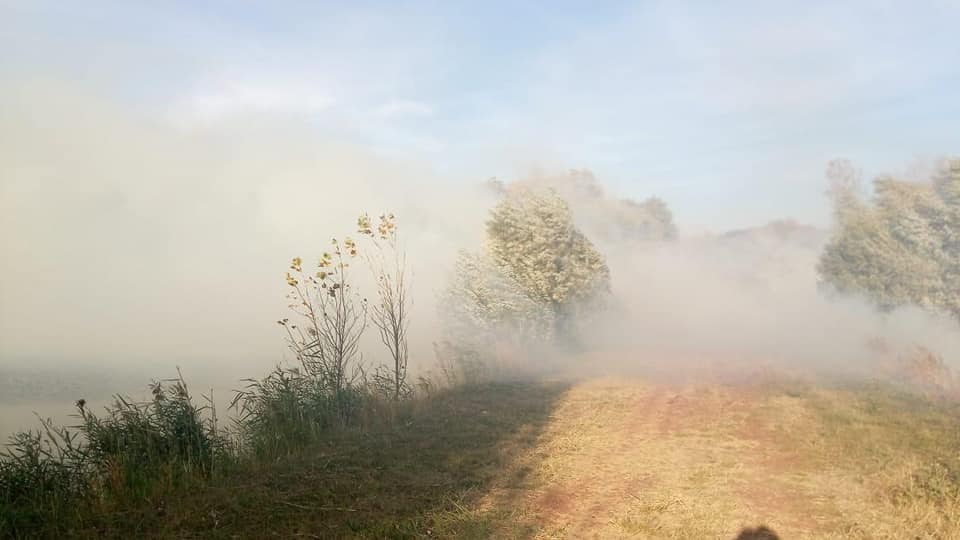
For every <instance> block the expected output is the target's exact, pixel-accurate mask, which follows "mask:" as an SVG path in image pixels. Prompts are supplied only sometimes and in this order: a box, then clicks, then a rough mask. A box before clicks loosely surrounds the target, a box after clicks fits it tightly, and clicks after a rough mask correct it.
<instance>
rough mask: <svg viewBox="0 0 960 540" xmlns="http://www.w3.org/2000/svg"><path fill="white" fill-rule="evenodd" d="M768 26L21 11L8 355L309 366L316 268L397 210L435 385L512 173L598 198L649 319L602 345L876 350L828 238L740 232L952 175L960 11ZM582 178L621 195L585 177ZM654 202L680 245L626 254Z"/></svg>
mask: <svg viewBox="0 0 960 540" xmlns="http://www.w3.org/2000/svg"><path fill="white" fill-rule="evenodd" d="M747 5H748V6H749V7H750V9H746V10H741V13H743V14H744V17H742V18H731V17H727V16H723V15H724V10H725V9H726V8H720V7H710V6H699V7H687V8H680V7H678V6H675V5H672V4H670V3H653V4H649V5H646V6H645V7H636V6H633V7H631V6H626V5H619V4H607V5H604V6H598V7H596V8H595V9H592V10H590V13H589V14H587V13H582V12H579V11H578V10H572V9H545V8H532V7H526V8H519V7H516V6H511V8H510V9H509V10H507V9H506V7H505V6H496V5H493V4H491V5H484V6H483V7H475V8H470V9H468V10H466V11H457V10H454V9H450V8H448V7H445V6H438V5H431V4H421V3H414V4H410V5H407V6H406V8H403V9H401V8H397V7H387V6H379V7H375V6H360V7H335V6H324V7H322V8H319V7H310V6H307V5H288V6H286V7H287V8H288V9H282V10H277V11H270V12H267V11H265V10H264V9H262V8H260V7H256V6H253V5H243V6H231V8H230V9H229V10H226V9H215V8H214V7H213V6H207V7H204V8H201V7H197V6H189V7H188V6H185V5H178V4H170V5H167V6H163V7H161V6H136V5H132V4H108V3H96V2H94V3H92V4H86V5H85V6H84V7H83V8H79V7H75V6H64V5H62V4H58V3H48V2H44V1H41V2H29V3H27V2H16V1H13V2H3V1H0V46H2V48H3V49H4V50H11V51H17V53H18V54H16V55H11V57H10V58H8V60H9V62H4V63H2V65H0V249H2V252H3V257H2V260H0V365H2V366H5V367H11V366H19V367H23V366H26V367H38V366H39V367H42V366H47V367H51V368H53V369H57V368H59V367H60V366H65V365H69V366H73V367H74V368H80V369H82V368H83V367H85V366H89V367H98V368H101V369H109V370H123V369H127V370H130V371H132V372H133V373H135V374H139V375H142V376H143V377H144V378H149V377H165V376H170V375H172V373H173V371H174V367H175V366H178V365H179V366H182V367H183V368H184V371H185V373H186V374H187V375H188V377H189V376H192V375H193V374H196V373H207V374H210V375H211V376H213V375H216V376H219V375H221V374H225V375H226V377H227V378H229V379H231V380H233V379H237V378H241V377H256V376H260V375H262V374H263V373H264V372H265V371H266V370H268V369H269V368H270V367H271V366H273V365H275V364H276V363H277V362H281V361H283V360H285V359H289V358H290V354H289V351H288V350H287V347H286V344H285V343H284V341H283V334H282V332H280V329H279V328H278V327H277V326H276V324H275V321H276V320H278V319H280V318H283V317H285V316H287V315H288V312H287V305H286V301H285V299H284V295H285V293H286V284H285V282H284V279H283V275H284V272H285V271H286V269H287V268H286V267H287V264H288V263H289V260H290V258H291V257H294V256H300V257H303V259H304V260H305V261H307V262H311V261H314V260H315V259H316V258H317V257H319V256H320V254H321V253H322V252H323V251H325V250H326V249H327V246H328V245H329V242H330V238H331V237H338V238H342V237H344V236H348V235H352V234H354V233H355V223H356V217H357V215H358V214H359V213H361V212H369V213H371V214H374V215H376V214H377V213H379V212H384V211H387V212H393V213H395V214H396V215H397V216H398V219H399V223H400V230H401V236H402V238H403V240H404V242H405V243H406V245H407V248H408V250H409V262H410V270H411V283H412V287H413V289H412V291H411V297H412V298H413V301H414V308H413V310H414V311H413V315H414V317H413V319H412V322H411V365H412V367H415V368H417V369H425V368H428V367H429V366H430V364H431V362H433V350H432V343H433V342H435V341H436V340H437V339H438V336H439V335H440V328H441V327H442V324H441V323H442V322H443V321H441V320H439V316H438V314H437V310H436V309H435V308H436V304H437V299H438V296H440V295H441V293H442V291H443V290H444V287H445V286H446V284H447V283H448V281H449V276H450V273H451V272H453V271H454V270H453V268H454V261H455V260H456V257H457V253H458V251H459V250H468V251H474V252H476V251H478V250H480V249H481V248H482V246H483V243H484V241H485V239H484V222H485V220H486V219H487V218H488V211H489V210H490V208H491V207H492V206H493V205H494V204H495V203H496V200H497V193H496V190H491V189H490V185H489V184H488V183H487V180H488V179H489V178H491V177H496V178H497V179H499V180H500V181H502V182H504V183H507V184H509V183H512V182H532V183H534V184H536V183H537V182H544V181H545V182H546V183H547V184H551V182H552V183H553V184H554V185H555V187H559V188H560V191H561V192H563V191H564V189H567V191H566V192H563V193H562V195H563V196H564V197H565V198H567V199H568V201H569V202H570V203H571V205H572V206H573V208H574V214H575V216H574V217H575V220H576V222H577V223H578V224H579V225H580V226H581V228H582V229H583V230H584V232H585V233H586V234H587V236H588V237H589V238H590V240H591V241H592V242H594V243H595V244H596V245H597V247H598V249H599V250H600V251H601V252H602V254H603V255H604V256H605V257H606V258H607V259H608V262H609V265H610V268H611V282H612V289H613V291H614V296H615V300H616V302H617V303H619V304H620V307H621V310H622V311H621V312H620V313H621V315H620V317H621V318H620V319H619V320H618V321H617V322H616V323H614V322H611V323H610V325H609V327H608V328H606V330H605V331H604V332H598V335H602V334H613V335H608V336H606V337H605V338H604V340H605V342H604V343H601V344H599V345H598V346H603V345H605V344H607V343H620V342H622V340H623V339H624V337H626V336H629V337H631V339H632V340H633V343H634V345H635V346H636V347H641V346H643V347H648V346H650V347H652V341H651V340H653V341H656V340H669V341H670V342H671V343H672V344H673V346H674V347H676V348H684V347H681V345H683V344H688V343H693V344H699V346H700V348H701V349H708V350H709V349H711V348H718V349H720V348H736V347H739V348H741V349H744V348H745V349H751V348H753V349H756V350H755V351H754V352H756V353H758V354H763V355H768V356H771V355H772V356H776V355H781V356H782V355H787V354H788V353H786V352H784V349H786V348H790V347H794V345H789V347H788V344H794V343H796V347H799V346H800V344H803V345H805V346H809V345H810V344H813V343H817V342H818V340H819V341H829V340H830V339H834V338H830V339H824V338H823V336H822V334H823V332H826V331H827V329H825V328H821V327H820V326H817V325H816V324H813V325H811V324H807V323H804V320H805V318H811V319H815V320H817V321H831V322H830V323H829V325H831V326H832V327H839V328H846V327H847V326H846V325H848V324H849V325H854V326H857V328H858V331H857V334H858V337H857V338H856V340H858V341H857V342H859V340H860V337H859V334H863V333H869V332H870V331H871V330H870V328H872V326H871V325H874V326H875V325H884V324H886V325H887V327H889V326H890V325H891V324H892V323H884V322H883V321H889V320H891V318H890V317H889V316H887V317H881V318H877V317H875V316H874V315H872V314H870V313H869V309H867V308H866V307H865V306H864V307H850V306H848V307H845V308H840V307H837V306H839V305H840V304H838V303H833V302H828V301H827V300H826V299H824V298H823V297H822V296H820V295H819V294H818V291H817V285H816V282H817V276H816V275H815V273H814V269H813V267H814V265H815V262H816V258H817V256H818V249H819V244H817V243H816V242H813V243H809V242H807V243H801V244H800V245H795V243H793V242H794V239H792V238H785V239H781V240H778V241H777V242H774V243H773V244H771V245H767V244H764V243H758V244H751V243H748V242H740V243H737V244H736V247H734V246H733V245H732V244H731V242H729V241H727V240H725V238H726V237H724V236H723V234H724V233H725V232H726V231H729V230H734V229H736V230H746V231H748V233H749V232H750V231H752V230H754V229H755V228H756V227H762V226H764V225H765V224H767V223H769V222H772V221H784V223H797V224H800V225H797V227H799V228H801V229H803V230H807V229H804V228H803V226H805V225H809V226H811V227H812V228H811V229H809V231H808V233H809V234H812V235H815V236H817V237H818V238H819V239H820V241H822V238H823V235H825V234H826V230H827V229H828V228H829V226H830V216H831V210H830V205H829V202H828V201H827V199H826V198H825V197H824V190H825V188H826V182H825V180H824V178H823V171H824V169H825V167H826V164H827V162H828V160H830V159H833V158H835V157H848V158H850V159H851V160H852V161H853V162H854V163H856V164H857V165H858V166H860V167H862V168H863V170H864V172H865V176H866V178H868V179H869V178H872V177H873V176H875V175H878V174H882V173H892V174H902V175H905V176H908V177H917V178H921V179H922V178H923V177H924V172H923V169H924V168H925V167H926V164H929V163H932V162H933V161H934V160H935V159H936V158H938V157H940V156H941V155H947V154H949V153H950V152H954V151H956V149H957V148H960V139H958V138H957V132H956V130H955V129H954V126H953V124H952V122H951V118H952V116H951V112H955V111H956V106H957V104H956V100H955V99H954V98H953V96H954V95H956V94H957V92H958V91H960V87H958V82H960V78H958V77H957V75H958V73H960V72H958V71H957V66H956V62H954V61H953V59H954V58H956V57H957V56H960V49H958V48H957V47H958V44H957V42H956V40H953V39H951V37H952V36H953V34H954V32H953V28H952V27H951V26H950V25H951V24H952V23H951V21H952V20H955V19H956V17H955V16H956V15H960V14H958V13H957V11H956V6H953V5H952V4H951V3H950V2H941V3H931V4H929V5H927V6H925V7H923V8H922V9H921V8H918V7H913V6H906V5H903V6H900V5H894V4H884V5H876V4H875V3H872V2H871V3H866V2H864V3H862V4H858V3H854V4H850V5H845V6H837V5H833V4H822V5H819V4H818V5H817V6H813V7H810V6H807V7H805V8H804V9H803V11H802V12H801V11H799V10H798V8H787V7H771V6H766V5H762V4H758V3H748V4H747ZM221 8H222V6H221ZM507 11H509V12H510V13H511V17H509V20H506V19H505V17H504V16H503V13H505V12H507ZM487 27H489V28H490V29H497V31H496V32H493V31H489V30H488V29H487ZM783 28H789V29H790V31H788V32H784V31H782V29H783ZM920 29H922V30H920ZM494 35H495V36H497V37H496V38H493V37H491V36H494ZM876 35H888V36H890V35H893V36H897V37H899V38H901V39H896V40H889V41H887V40H885V41H883V42H882V43H878V42H877V40H876V39H875V36H876ZM893 43H896V45H895V46H894V45H892V44H893ZM954 116H955V115H954ZM571 169H575V170H578V171H581V173H582V172H583V171H585V170H587V171H591V172H592V174H593V176H592V178H594V180H595V181H596V183H595V185H593V186H587V188H586V191H577V190H578V189H580V188H576V187H574V188H571V185H570V184H569V183H567V184H564V183H563V182H565V181H567V180H569V178H568V177H567V174H568V171H569V170H571ZM578 174H580V173H578ZM558 178H560V179H566V180H563V181H561V182H560V183H559V184H557V182H554V180H555V179H558ZM544 179H545V180H544ZM581 187H582V186H581ZM568 188H569V189H568ZM571 189H572V190H571ZM591 190H593V191H591ZM597 190H599V191H598V193H600V194H599V195H596V193H594V191H597ZM651 197H656V198H658V200H649V198H651ZM644 205H645V206H644ZM637 212H641V213H642V212H648V213H652V214H651V215H653V214H656V215H661V216H662V215H670V216H672V221H671V222H670V223H669V226H665V228H664V229H663V230H662V231H661V232H663V233H669V234H671V235H672V234H673V233H674V231H675V232H676V234H677V236H678V238H677V239H676V240H674V241H672V242H668V243H649V242H646V243H645V242H638V241H637V239H636V238H629V237H624V236H623V235H622V234H621V233H622V230H621V229H622V228H623V226H624V225H623V224H624V223H630V222H631V220H632V219H635V218H636V213H637ZM748 236H749V234H748ZM357 272H358V273H359V274H362V273H363V270H362V269H359V268H358V269H357ZM368 277H369V276H367V278H368ZM361 281H362V280H361ZM361 284H362V283H361ZM367 294H369V291H368V292H367ZM851 302H853V303H856V302H855V301H851ZM686 306H698V307H697V309H689V310H688V309H687V308H686ZM717 306H721V307H717ZM722 306H726V307H725V308H724V307H722ZM731 313H733V314H735V315H734V316H731ZM855 314H860V315H855ZM861 315H862V316H861ZM737 321H739V322H741V323H743V324H740V325H738V324H734V323H735V322H737ZM865 321H868V322H865ZM748 322H749V324H747V323H748ZM798 327H803V331H792V330H786V329H794V328H798ZM791 331H792V335H790V336H789V337H788V336H787V335H786V334H791ZM658 336H659V337H658ZM655 338H656V339H655ZM904 339H907V338H906V337H905V338H904ZM852 343H853V342H851V345H850V347H853V346H854V345H853V344H852ZM375 345H376V343H372V344H370V346H369V347H365V348H364V360H365V361H366V362H368V363H371V364H376V363H379V362H381V361H383V357H382V354H383V353H382V352H381V351H378V350H377V348H376V347H375ZM634 345H631V346H634ZM658 345H659V344H658ZM734 346H736V347H734ZM805 350H806V349H805ZM810 350H813V349H810ZM817 350H820V349H817ZM833 350H834V351H836V350H838V349H833ZM838 355H839V353H838ZM801 356H817V355H814V354H812V353H811V354H809V355H806V354H804V355H801ZM819 358H820V361H823V362H827V363H829V362H831V361H833V360H832V359H830V358H823V355H820V356H819ZM810 361H813V360H812V359H811V360H810Z"/></svg>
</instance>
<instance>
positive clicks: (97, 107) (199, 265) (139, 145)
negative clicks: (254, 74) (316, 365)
mask: <svg viewBox="0 0 960 540" xmlns="http://www.w3.org/2000/svg"><path fill="white" fill-rule="evenodd" d="M0 118H2V122H0V190H2V191H0V220H2V225H0V246H2V249H3V257H2V262H0V297H2V301H0V361H2V362H3V363H4V364H6V365H15V364H24V363H29V364H31V365H37V364H50V365H62V364H68V365H73V366H90V367H97V368H108V369H118V370H135V371H137V372H139V373H141V374H142V376H143V377H144V378H145V379H146V378H147V377H154V376H168V375H169V374H171V373H172V370H173V367H174V366H175V365H181V366H183V367H184V370H185V372H186V373H187V374H196V373H200V372H202V373H207V372H209V373H216V375H217V377H219V378H237V377H248V376H259V375H260V374H262V373H264V372H265V371H266V370H267V369H269V367H270V366H272V365H273V364H274V363H276V362H278V361H280V360H281V359H282V358H283V357H284V354H285V353H286V349H285V347H284V343H283V340H282V338H281V333H280V332H279V331H278V328H277V326H276V325H275V324H274V321H276V320H277V319H279V318H281V317H283V316H286V313H287V311H286V302H285V300H284V295H285V293H286V288H285V287H286V285H285V283H284V280H283V275H284V272H285V270H286V266H287V264H289V260H290V258H291V257H293V256H295V255H300V256H302V257H304V259H305V260H306V261H312V260H314V259H315V258H316V257H318V256H319V255H320V253H321V252H322V251H324V250H327V249H328V246H329V242H330V238H331V237H332V236H338V237H343V236H345V235H351V234H354V233H355V229H356V218H357V215H358V214H359V213H360V212H361V211H369V212H371V213H376V212H380V211H393V212H395V213H396V214H397V215H398V217H399V219H400V223H401V227H402V230H401V232H402V235H403V238H404V239H405V241H406V242H407V244H408V248H409V251H410V262H411V267H412V272H413V280H412V281H413V287H414V289H415V290H414V291H413V295H414V297H415V299H416V305H415V307H414V309H415V310H416V318H417V324H416V325H415V328H413V329H412V330H411V331H412V332H413V338H414V342H415V343H414V344H413V345H414V347H415V352H418V353H422V352H424V351H429V342H430V340H431V339H432V336H431V335H430V328H431V327H432V326H435V315H434V312H435V310H434V309H433V307H432V304H433V301H432V299H433V298H434V297H435V296H436V294H435V292H436V289H437V287H438V283H440V282H441V281H442V279H441V277H442V276H443V275H445V270H444V269H445V268H448V267H449V261H450V260H451V259H452V258H453V256H454V254H455V252H456V250H457V249H458V248H459V247H460V246H468V245H477V244H478V243H479V242H480V237H479V234H480V231H481V229H482V227H481V224H482V221H483V219H484V215H485V210H486V208H487V207H488V206H489V205H487V204H485V203H484V201H485V200H487V198H492V197H490V196H488V195H487V194H486V192H485V191H484V189H483V188H482V187H481V186H480V185H477V187H476V188H472V187H462V186H465V185H466V184H465V183H463V184H458V183H456V182H450V181H442V180H445V179H440V178H437V177H436V176H435V175H433V174H432V173H431V171H430V170H429V169H428V168H426V167H424V166H422V165H419V164H416V163H411V162H404V161H401V160H396V159H387V158H383V157H380V156H377V155H374V154H371V153H369V152H366V151H364V150H362V149H359V148H355V147H350V146H345V145H342V144H338V143H337V142H336V141H329V140H322V139H319V138H318V137H317V136H316V135H314V134H313V133H312V132H311V130H310V127H309V126H308V125H305V124H300V123H297V122H293V121H291V120H289V119H287V120H285V121H283V122H276V121H271V120H270V119H267V118H263V117H258V116H249V117H243V118H237V119H235V120H234V121H233V122H232V123H229V124H220V125H217V126H215V127H207V128H201V129H192V130H187V129H182V128H177V127H175V126H174V125H172V124H168V123H164V122H162V121H159V120H157V119H155V118H151V117H147V116H140V115H137V114H135V113H133V112H131V111H129V110H124V109H122V108H119V107H117V106H115V105H111V104H109V103H108V102H106V101H104V100H101V99H98V98H97V97H95V96H91V95H85V94H83V93H82V92H79V91H73V90H70V89H63V88H59V87H57V86H54V85H44V84H41V85H21V86H18V87H13V88H7V89H6V90H5V91H4V92H3V95H2V96H0ZM357 272H358V274H362V270H360V269H358V270H357ZM415 356H417V357H421V356H425V354H418V355H415ZM370 360H374V359H373V358H370Z"/></svg>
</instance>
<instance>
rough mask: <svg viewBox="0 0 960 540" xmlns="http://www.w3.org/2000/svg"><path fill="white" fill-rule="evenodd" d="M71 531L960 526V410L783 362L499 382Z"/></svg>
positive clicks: (911, 533)
mask: <svg viewBox="0 0 960 540" xmlns="http://www.w3.org/2000/svg"><path fill="white" fill-rule="evenodd" d="M418 406H419V407H421V409H420V410H418V411H411V413H410V414H409V416H408V417H407V418H406V419H405V420H403V421H402V422H399V423H398V425H396V426H394V427H390V428H383V429H380V430H374V431H371V432H366V433H363V434H360V433H351V432H345V433H341V434H339V435H337V436H336V437H334V438H331V440H329V441H328V442H327V443H325V444H323V445H321V446H318V447H316V448H312V449H310V450H309V451H307V452H304V453H302V454H300V455H298V456H294V457H291V458H287V459H283V460H280V461H277V462H275V463H271V464H268V465H258V466H257V467H256V468H255V469H246V470H239V471H237V473H236V474H235V475H232V476H227V477H224V478H220V479H218V480H217V481H215V483H214V484H213V485H211V486H209V487H205V488H203V489H200V490H195V491H193V492H190V493H187V494H182V495H180V496H177V497H170V498H168V499H167V500H164V501H153V504H152V505H144V507H143V509H142V511H141V512H139V513H137V514H136V515H131V514H125V515H122V516H115V517H114V521H113V523H112V525H109V526H107V527H106V528H105V529H100V530H98V531H92V530H91V531H84V533H85V534H89V535H93V534H107V535H114V536H129V535H130V534H131V533H135V534H136V535H137V536H161V537H199V536H202V537H222V538H234V537H243V538H253V537H258V538H259V537H282V538H291V537H305V538H334V537H365V538H384V537H396V538H403V537H419V538H424V537H436V538H454V537H456V538H489V537H496V538H720V539H727V538H734V537H735V536H737V534H738V532H740V531H741V529H743V528H744V527H756V526H758V525H761V524H764V525H767V526H769V527H770V528H771V529H773V530H774V531H776V532H777V534H779V535H780V536H781V537H782V538H790V539H793V538H800V539H803V538H906V537H910V538H957V537H960V476H958V475H960V462H958V455H960V432H958V430H957V429H956V426H957V422H958V419H960V411H958V409H957V407H956V406H955V405H952V404H950V403H946V402H936V401H930V400H926V399H921V398H916V397H911V396H908V395H905V394H901V393H898V392H896V391H893V390H890V389H886V388H881V387H859V388H841V387H825V386H822V385H819V386H818V385H812V384H809V383H803V382H797V381H792V382H791V381H779V382H777V381H770V380H769V379H767V380H763V381H761V382H756V383H743V382H740V383H737V384H729V383H718V382H710V381H704V382H697V383H692V382H691V383H684V384H663V383H652V382H649V381H647V380H642V379H627V378H602V379H593V380H585V381H579V382H554V383H549V384H546V383H510V384H506V383H502V384H488V385H481V386H475V387H470V388H463V389H458V390H456V391H452V392H450V393H447V394H445V395H442V396H438V397H435V398H433V399H431V400H428V401H425V402H422V403H420V404H419V405H418Z"/></svg>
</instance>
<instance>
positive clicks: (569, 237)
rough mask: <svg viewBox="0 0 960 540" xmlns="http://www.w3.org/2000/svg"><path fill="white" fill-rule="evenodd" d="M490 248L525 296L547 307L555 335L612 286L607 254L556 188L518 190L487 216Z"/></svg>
mask: <svg viewBox="0 0 960 540" xmlns="http://www.w3.org/2000/svg"><path fill="white" fill-rule="evenodd" d="M487 249H488V251H489V253H490V255H491V258H492V260H493V262H494V263H495V264H496V266H497V267H498V268H499V269H500V270H501V271H502V272H503V274H504V275H505V276H506V277H507V278H509V279H510V280H512V281H513V282H515V283H516V284H517V285H518V286H519V288H520V290H522V291H523V293H524V295H525V296H526V297H527V298H529V299H531V300H533V301H534V302H536V303H538V304H540V305H543V306H546V307H547V308H548V310H549V312H550V313H551V314H552V316H553V319H554V321H555V324H556V330H557V333H558V336H557V337H561V336H565V335H568V333H569V332H570V331H571V330H572V327H571V322H572V320H573V317H574V316H575V315H576V314H577V313H578V312H581V311H582V310H583V308H585V307H587V306H590V305H591V304H593V303H595V302H596V301H598V300H600V299H601V298H602V297H603V296H604V294H605V293H607V292H608V291H609V289H610V271H609V269H608V268H607V264H606V262H605V260H604V257H603V255H601V254H600V252H598V251H597V250H596V248H595V247H594V246H593V244H592V243H591V242H590V240H588V239H587V237H586V236H584V234H583V233H581V232H580V230H579V229H577V227H576V226H575V225H574V221H573V212H572V211H571V210H570V207H569V206H568V205H567V203H566V202H564V200H563V199H561V198H560V197H559V195H557V193H556V192H555V191H553V190H536V191H534V190H518V191H515V192H512V193H509V194H508V195H507V196H506V197H505V198H503V199H502V200H501V201H500V203H499V204H498V205H497V206H496V207H495V208H494V209H493V211H492V212H491V215H490V219H489V220H488V221H487Z"/></svg>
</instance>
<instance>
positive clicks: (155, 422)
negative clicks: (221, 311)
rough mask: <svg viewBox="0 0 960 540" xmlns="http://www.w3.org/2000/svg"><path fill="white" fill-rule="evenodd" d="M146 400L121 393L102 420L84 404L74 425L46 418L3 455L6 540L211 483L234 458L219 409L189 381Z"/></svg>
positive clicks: (0, 483) (0, 478) (50, 531)
mask: <svg viewBox="0 0 960 540" xmlns="http://www.w3.org/2000/svg"><path fill="white" fill-rule="evenodd" d="M150 389H151V393H152V397H151V399H150V400H149V401H147V402H145V403H138V402H136V401H133V400H131V399H129V398H127V397H124V396H119V395H118V396H116V397H115V399H114V402H113V403H112V404H111V405H110V406H108V407H107V408H106V413H105V415H103V416H98V415H96V414H94V413H93V412H92V411H90V410H89V409H88V408H87V407H86V403H85V402H84V401H83V400H80V401H78V402H77V413H76V415H75V417H76V418H77V420H78V424H77V425H75V426H72V427H62V426H56V425H54V424H53V422H52V421H50V420H41V426H42V427H41V429H38V430H34V431H27V432H21V433H18V434H16V435H14V436H13V437H12V438H11V440H10V442H9V444H8V445H7V448H6V449H5V451H4V452H3V454H2V455H0V537H6V536H14V537H16V536H27V535H30V536H33V535H42V536H59V535H61V534H65V533H66V532H67V531H69V530H70V529H71V527H74V526H78V525H79V524H80V523H81V522H82V521H84V520H85V519H91V517H92V516H95V515H97V514H104V513H109V512H111V511H120V510H122V509H123V508H124V507H127V506H130V505H136V504H138V503H139V502H141V501H143V500H145V499H148V498H150V497H151V496H154V495H156V494H158V493H163V492H169V491H171V490H172V489H175V488H177V487H179V486H182V485H185V484H190V483H192V482H196V481H197V480H200V479H205V478H209V477H210V476H211V475H212V474H214V471H215V470H216V469H217V468H218V467H225V466H228V465H230V463H231V462H232V461H233V460H234V457H235V456H234V453H232V452H231V446H230V443H229V440H228V438H227V437H226V436H225V435H224V434H223V433H221V432H220V431H219V429H218V427H217V426H216V422H215V418H216V414H215V413H214V414H209V415H207V417H206V418H205V417H204V413H205V412H206V411H207V410H208V409H209V410H210V412H211V413H213V410H212V400H211V405H207V406H198V405H196V404H195V403H194V402H193V400H192V398H191V396H190V393H189V391H188V389H187V385H186V383H185V382H184V381H183V378H182V377H178V378H177V379H172V380H166V381H160V382H155V383H153V384H151V385H150Z"/></svg>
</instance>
